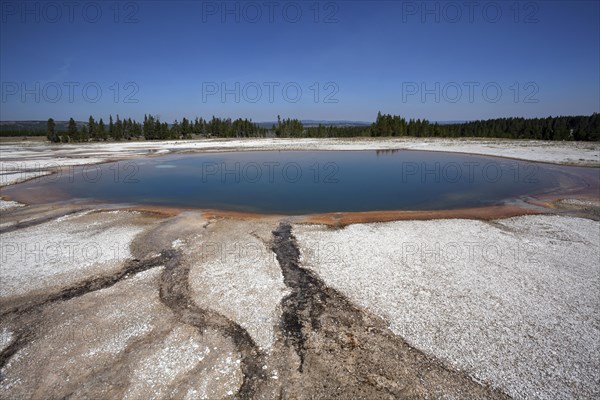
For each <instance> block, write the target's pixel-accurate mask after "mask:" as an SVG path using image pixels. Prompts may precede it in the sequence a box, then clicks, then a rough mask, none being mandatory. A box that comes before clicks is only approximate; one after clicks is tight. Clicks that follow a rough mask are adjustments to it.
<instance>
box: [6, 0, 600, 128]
mask: <svg viewBox="0 0 600 400" xmlns="http://www.w3.org/2000/svg"><path fill="white" fill-rule="evenodd" d="M72 3H73V4H75V5H74V6H73V8H72V9H70V8H69V6H67V5H65V4H69V3H63V2H57V3H52V4H54V5H53V6H49V5H48V4H47V3H44V2H13V1H2V8H1V12H2V16H1V18H2V20H1V21H2V27H1V35H0V43H1V52H0V54H1V62H0V64H1V65H0V67H1V69H0V73H1V81H2V103H1V115H0V119H2V120H22V119H40V120H44V119H47V118H48V117H53V118H55V119H56V120H64V119H68V118H69V117H74V118H76V119H78V120H86V119H87V117H88V116H89V115H90V114H93V115H94V116H96V117H104V118H105V120H106V119H107V118H108V115H109V114H113V115H116V114H120V115H121V116H130V117H133V118H136V119H138V120H139V119H141V118H143V115H144V113H151V114H157V115H159V116H160V117H161V119H162V120H166V121H169V122H172V121H173V120H174V119H181V117H183V116H187V117H192V118H193V117H194V116H202V117H205V118H210V117H211V116H212V115H216V116H221V117H238V116H239V117H247V118H252V119H253V120H254V121H271V120H274V119H275V118H276V116H277V115H278V114H280V115H282V116H283V117H288V116H289V117H296V118H300V119H326V120H340V119H344V120H364V121H370V120H373V119H374V118H375V116H376V114H377V111H379V110H381V111H382V112H384V113H394V114H400V115H403V116H405V117H407V118H411V117H412V118H427V119H429V120H470V119H487V118H494V117H503V116H524V117H536V116H548V115H570V114H591V113H593V112H598V111H600V26H599V24H600V22H599V21H600V7H599V2H598V1H540V2H513V1H506V2H504V1H496V2H493V1H492V2H488V1H474V2H471V3H469V2H463V1H459V2H454V3H448V2H443V1H440V2H421V1H416V2H412V1H384V2H372V1H369V2H363V1H339V2H327V1H321V2H318V3H317V2H313V1H298V2H293V1H292V2H278V1H272V2H269V1H258V2H255V3H250V4H249V3H248V2H244V1H240V2H228V3H223V2H221V1H218V2H192V1H183V2H174V1H171V2H159V1H142V2H120V3H116V2H112V1H110V2H104V1H103V2H85V1H84V2H78V1H75V2H72ZM467 4H473V6H472V7H471V6H467ZM56 5H58V8H57V7H56ZM224 5H225V6H226V7H227V10H223V6H224ZM298 10H300V12H301V15H298ZM315 10H318V13H317V14H315V12H316V11H315ZM224 11H225V12H224ZM98 12H100V13H101V15H99V14H98ZM258 13H260V15H259V14H258ZM315 83H316V85H315ZM69 85H71V88H72V90H73V93H72V99H70V98H69V97H70V93H69V91H70V90H69ZM223 85H224V86H225V89H227V90H229V92H228V93H227V94H226V95H225V97H224V99H223V98H222V96H221V95H222V93H221V89H222V86H223ZM236 85H239V86H236ZM269 85H272V86H271V87H272V90H273V92H272V93H269V91H270V90H269ZM286 85H287V86H286ZM257 86H258V87H260V88H261V93H260V95H259V93H258V92H257V90H256V88H257ZM284 86H285V87H286V88H287V92H286V93H284V91H283V88H284ZM57 87H59V88H61V92H58V91H57ZM84 87H85V88H86V90H87V94H86V93H84V90H83V89H84ZM317 87H318V88H319V90H318V92H317ZM98 88H100V89H101V90H102V94H101V96H97V93H96V90H97V89H98ZM238 88H239V89H238ZM297 88H300V89H301V90H302V95H301V96H297V92H296V90H297ZM457 88H459V89H460V90H461V92H459V91H457ZM469 88H471V89H469ZM484 88H485V90H484ZM117 89H118V90H117ZM423 89H425V90H428V92H426V94H425V95H424V96H422V94H423V93H422V91H423ZM498 89H500V90H501V91H502V93H501V94H499V93H498V92H497V90H498ZM215 92H216V93H215ZM271 94H272V102H271V101H270V100H271V99H269V97H270V95H271ZM236 95H237V97H239V99H238V100H239V101H238V102H236ZM286 95H287V97H286ZM36 97H37V98H36ZM115 97H116V98H115ZM436 97H437V99H436ZM470 97H472V98H470ZM95 98H97V102H92V100H94V99H95ZM286 99H287V100H286ZM71 100H72V101H71ZM130 100H133V101H136V100H137V102H133V103H132V102H128V101H130ZM223 100H224V101H223ZM291 100H297V101H296V102H292V101H291ZM315 100H316V102H315ZM331 100H333V101H336V100H337V102H330V101H331Z"/></svg>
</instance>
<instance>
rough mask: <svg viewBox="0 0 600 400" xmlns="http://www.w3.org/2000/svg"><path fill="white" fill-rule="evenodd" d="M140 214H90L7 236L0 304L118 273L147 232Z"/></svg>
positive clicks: (0, 249) (0, 253)
mask: <svg viewBox="0 0 600 400" xmlns="http://www.w3.org/2000/svg"><path fill="white" fill-rule="evenodd" d="M144 226H145V223H144V221H143V218H142V217H141V216H140V214H139V213H136V212H125V211H107V212H102V213H101V215H100V216H99V215H94V213H90V212H89V211H83V212H79V213H76V214H70V215H66V216H62V217H58V218H55V219H53V220H51V221H49V222H46V223H42V224H39V225H34V226H31V227H27V228H23V229H17V230H14V231H12V232H6V233H3V234H2V235H1V236H0V238H1V244H0V258H1V260H2V263H1V264H2V265H1V266H0V276H1V277H2V279H1V280H0V300H6V299H7V298H10V297H16V296H23V295H26V294H31V293H32V292H34V291H41V290H47V289H50V288H52V287H54V288H56V287H58V288H60V287H65V286H68V285H70V284H73V283H74V282H77V281H79V280H82V279H84V278H86V277H90V276H93V275H95V274H98V273H104V272H107V271H111V270H114V269H115V268H118V267H119V266H120V265H121V263H122V262H123V261H125V260H126V259H128V258H130V257H131V253H130V251H129V244H130V243H131V241H132V240H133V238H134V237H135V236H136V235H137V234H138V233H140V232H141V231H142V230H143V227H144Z"/></svg>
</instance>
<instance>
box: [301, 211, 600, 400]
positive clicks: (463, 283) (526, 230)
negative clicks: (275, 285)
mask: <svg viewBox="0 0 600 400" xmlns="http://www.w3.org/2000/svg"><path fill="white" fill-rule="evenodd" d="M294 232H295V235H296V237H297V239H298V241H299V243H300V247H301V250H302V253H303V254H302V255H303V265H304V266H305V267H307V268H310V269H312V270H314V271H316V272H317V273H318V274H319V276H321V278H322V279H323V280H324V281H325V283H326V284H328V285H330V286H331V287H334V288H336V289H338V290H340V291H341V292H342V293H344V294H345V295H347V296H348V297H349V298H350V299H351V300H353V301H355V302H356V303H357V304H359V305H361V306H362V307H365V308H366V309H368V310H371V311H373V312H374V313H376V314H378V315H380V316H381V317H383V318H384V319H385V320H386V321H388V323H389V326H390V328H391V329H392V330H393V331H394V332H395V333H396V334H398V335H400V336H401V337H403V338H404V339H405V340H407V341H408V342H409V343H410V344H411V345H413V346H415V347H416V348H417V349H420V350H423V351H425V352H426V353H428V354H431V355H433V356H435V357H438V358H440V359H442V360H445V361H446V362H449V363H450V364H451V365H454V366H456V367H458V368H460V369H462V370H465V371H466V372H467V373H469V374H470V375H471V376H473V377H474V378H475V379H477V380H479V381H484V382H487V383H490V384H491V385H492V386H494V387H497V388H500V389H501V390H503V391H505V392H506V393H508V394H509V395H511V396H513V397H515V398H543V399H557V398H590V399H591V398H597V397H598V395H600V392H599V389H600V362H599V361H598V360H600V343H599V340H598V337H600V318H599V316H598V306H599V304H600V264H599V263H598V260H600V223H599V222H597V221H591V220H587V219H579V218H567V217H557V216H526V217H517V218H511V219H507V220H497V221H492V222H490V223H488V222H481V221H472V220H436V221H402V222H393V223H383V224H361V225H358V224H357V225H351V226H348V227H346V228H344V229H341V230H331V229H327V228H325V227H322V226H302V225H298V226H295V229H294ZM317 243H318V244H319V246H320V250H321V252H320V253H315V252H314V249H315V244H317Z"/></svg>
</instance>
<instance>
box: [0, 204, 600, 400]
mask: <svg viewBox="0 0 600 400" xmlns="http://www.w3.org/2000/svg"><path fill="white" fill-rule="evenodd" d="M527 218H530V219H527ZM531 218H538V219H537V220H534V219H531ZM427 222H428V221H420V222H417V221H406V222H397V223H386V224H356V225H350V226H348V227H343V228H332V227H327V226H322V225H312V224H305V223H302V220H301V219H298V218H294V217H289V218H280V217H263V218H245V219H244V218H231V217H227V218H226V217H214V216H213V217H210V218H209V217H205V216H204V215H203V214H202V213H201V212H190V211H188V212H180V213H171V214H164V213H159V212H148V211H131V210H111V209H102V208H97V209H90V208H78V207H73V206H71V207H59V206H53V207H49V206H27V207H19V208H13V209H9V210H7V211H3V214H2V223H1V225H0V229H1V236H0V238H1V239H2V269H1V277H2V281H1V282H0V314H1V322H0V351H1V352H0V374H1V375H0V398H3V399H25V398H34V399H47V398H51V399H59V398H100V399H103V398H130V399H163V398H164V399H167V398H182V399H183V398H184V399H219V398H239V399H279V398H283V399H313V398H323V399H332V398H339V399H348V398H353V399H396V398H455V399H459V398H486V399H487V398H510V397H515V398H522V397H539V398H551V397H552V396H554V395H556V396H557V397H565V396H566V397H568V396H569V394H573V393H577V394H578V395H579V397H581V398H593V397H594V396H596V395H597V394H598V382H599V377H598V361H597V357H595V356H597V355H598V342H597V339H595V338H594V337H593V335H594V334H595V333H597V331H598V319H597V308H594V307H593V304H594V302H596V301H597V300H598V299H597V295H596V294H594V293H593V289H595V288H597V286H598V276H597V269H596V270H594V269H593V268H592V270H591V272H590V271H588V272H587V273H588V276H587V277H585V276H584V277H583V278H584V279H585V280H586V281H587V285H588V286H587V288H588V289H590V290H589V291H588V292H589V293H588V295H587V298H586V296H582V297H580V298H579V299H578V301H579V302H580V303H579V308H578V309H577V310H564V312H565V313H566V314H568V315H570V316H571V317H572V319H573V321H572V322H571V321H570V320H569V321H566V322H564V321H563V322H560V321H559V322H556V323H555V324H556V325H555V326H554V328H555V329H563V325H565V324H567V323H572V324H579V325H577V326H576V328H577V327H578V329H579V331H578V332H579V333H580V334H581V338H579V339H572V338H567V339H568V340H566V342H568V343H566V344H565V343H563V344H556V343H550V342H548V343H545V344H542V345H541V346H542V349H541V350H539V349H537V348H534V350H533V351H534V352H533V353H531V354H525V355H524V357H525V361H527V360H529V362H530V370H531V371H532V373H531V374H532V376H529V375H527V372H523V371H522V370H521V369H520V368H521V367H522V366H521V365H520V364H519V365H517V362H519V363H520V362H522V360H521V359H515V360H516V361H515V367H514V369H510V368H511V367H506V366H505V365H504V364H502V362H501V359H502V358H506V359H509V360H510V357H512V356H513V352H511V351H509V349H510V348H513V350H514V349H517V350H518V349H520V348H519V347H518V346H519V344H518V343H515V342H514V341H513V339H514V337H511V338H510V340H509V339H506V337H504V336H502V337H499V338H498V339H497V340H498V342H497V343H496V344H495V345H493V346H497V348H494V349H492V348H488V349H487V350H486V349H484V350H486V351H487V352H488V353H490V354H493V355H494V357H497V360H498V362H497V364H498V365H496V366H494V365H492V364H494V362H493V360H492V361H490V359H489V358H486V357H485V356H482V355H480V356H479V358H478V359H475V361H473V360H471V359H470V358H467V355H470V352H469V350H470V349H472V348H473V347H474V346H475V347H476V345H477V343H486V342H485V341H482V340H481V339H480V338H478V337H477V336H476V335H475V334H474V333H473V332H474V331H473V330H472V329H475V331H477V332H484V333H485V335H484V336H489V337H493V335H494V332H496V330H501V331H504V330H506V329H513V330H514V329H517V332H516V333H515V335H516V337H518V338H520V340H528V339H523V338H526V337H527V335H529V336H531V337H533V339H532V340H538V339H536V338H537V336H536V335H539V334H540V331H536V329H538V328H537V327H536V326H533V325H531V326H533V327H530V330H529V331H527V332H525V331H523V332H519V331H518V328H514V327H512V326H510V325H508V324H507V323H506V324H505V323H504V322H503V319H502V318H503V317H502V315H503V314H502V312H508V311H507V310H510V309H511V307H517V308H518V307H524V306H523V305H522V304H519V303H518V302H517V303H515V304H505V303H502V302H501V300H502V299H501V300H498V305H497V307H498V309H499V310H500V311H497V310H492V309H491V308H492V307H490V310H489V312H486V313H485V315H487V316H488V317H489V318H488V319H494V318H495V319H494V320H493V321H492V322H490V321H488V320H485V321H484V322H482V321H481V320H478V319H477V315H474V316H472V319H471V320H468V321H467V319H466V318H464V317H463V314H461V313H462V312H464V310H461V309H460V301H458V302H457V303H456V304H458V305H456V306H455V307H456V308H455V309H450V310H445V309H444V304H440V305H439V310H440V311H439V312H438V313H435V312H434V314H433V316H431V315H430V316H428V315H429V314H428V313H431V310H427V309H415V306H414V304H412V303H411V302H410V301H409V300H410V298H411V297H410V296H412V295H410V296H409V295H408V294H410V293H413V292H415V290H417V289H415V288H413V287H410V283H411V282H410V276H408V275H407V276H404V277H402V276H400V278H398V276H397V274H398V271H399V270H404V269H407V268H416V267H415V265H417V266H419V265H420V264H419V261H415V262H411V260H405V259H401V260H398V259H395V258H394V255H398V251H399V250H400V249H402V247H401V245H400V243H401V240H399V241H398V242H396V244H394V240H395V239H393V238H394V235H398V237H404V238H405V237H406V234H405V233H403V229H404V227H405V225H403V224H409V223H412V224H422V225H418V226H411V227H410V228H411V232H413V234H414V232H417V233H418V232H420V231H422V232H423V235H424V236H426V237H430V236H431V235H432V233H428V232H427V229H428V225H427ZM429 222H431V223H432V224H433V223H437V224H438V225H437V226H438V227H439V226H440V225H439V224H443V223H444V222H443V221H439V222H436V221H429ZM461 223H462V224H463V227H464V229H463V231H462V232H461V234H463V235H466V234H467V233H468V232H467V231H468V229H474V230H475V231H476V232H475V233H473V235H475V236H477V235H479V234H486V235H487V237H491V236H490V235H491V234H492V233H493V234H496V235H498V236H499V239H498V241H497V243H503V242H502V238H504V239H505V240H509V238H513V237H514V240H521V241H522V240H531V239H532V238H539V237H543V238H544V240H547V241H549V243H551V244H552V245H553V246H557V248H556V249H554V250H553V249H552V247H551V246H550V245H547V247H545V249H546V250H545V253H552V252H555V253H556V252H558V253H561V251H562V250H563V248H562V247H560V246H563V245H568V246H578V245H581V246H582V247H581V249H588V250H586V251H587V252H588V253H586V254H584V255H585V257H583V258H581V259H577V257H573V258H572V263H573V269H572V271H573V272H575V273H583V274H584V275H585V272H581V271H578V268H580V269H582V271H583V270H585V267H586V265H587V266H588V267H589V259H590V257H595V256H596V255H597V254H598V248H599V247H600V246H599V244H598V239H597V238H594V237H593V235H594V232H596V231H598V229H599V228H598V226H599V225H598V222H597V221H594V220H591V219H578V218H568V217H553V216H540V217H521V218H516V219H508V220H496V221H492V222H490V223H488V222H481V221H475V220H470V221H467V220H465V221H462V222H461ZM455 224H456V222H455ZM532 224H533V225H532ZM570 224H575V225H577V226H578V230H579V232H580V233H579V234H575V233H574V231H573V229H572V227H571V225H570ZM532 226H533V228H532ZM433 228H434V230H435V227H433ZM467 228H468V229H467ZM444 229H446V228H444ZM444 229H442V230H444ZM448 229H449V227H448ZM354 230H359V231H360V232H358V233H357V234H356V235H354V234H353V232H354ZM486 232H487V233H486ZM581 232H583V233H581ZM344 235H346V236H344ZM378 235H379V236H378ZM511 235H512V236H511ZM357 238H359V239H357ZM388 239H389V240H388ZM392 239H393V240H392ZM467 239H468V238H463V240H467ZM511 240H513V239H511ZM369 241H371V242H369ZM386 241H389V242H390V243H392V244H390V243H388V242H386ZM374 243H379V244H380V247H381V249H383V250H382V251H381V252H379V253H378V254H375V253H372V249H374V248H375V247H377V245H376V244H374ZM412 243H418V242H417V241H416V239H413V242H412ZM535 245H536V244H535V243H534V246H535ZM345 246H346V247H345ZM386 246H388V247H386ZM389 246H391V249H392V250H390V247H389ZM386 249H387V250H386ZM548 249H550V250H548ZM532 251H534V250H532ZM355 252H356V253H355ZM579 252H580V253H581V251H579ZM411 254H412V253H411ZM536 254H537V253H536ZM360 255H362V256H360ZM361 257H362V258H361ZM365 257H368V258H365ZM378 257H381V259H379V258H378ZM436 261H437V263H430V264H427V265H420V267H419V268H416V269H415V270H413V271H411V272H410V274H412V275H411V276H413V277H414V276H415V275H418V274H422V275H423V276H424V275H425V274H426V273H428V272H427V271H429V270H437V271H439V270H441V268H442V267H444V266H443V265H442V264H443V262H444V260H442V262H441V263H440V261H439V260H436ZM472 261H473V260H472ZM478 261H481V260H474V261H473V262H474V263H477V262H478ZM542 261H544V260H542ZM544 262H545V261H544ZM450 264H452V265H453V266H456V262H454V261H453V263H452V262H451V263H450ZM496 264H497V263H496ZM504 265H508V264H506V263H504ZM457 268H458V267H457ZM588 270H589V268H588ZM488 272H489V273H490V274H491V272H490V271H487V272H486V271H484V270H482V269H479V270H478V273H479V275H477V276H476V277H474V278H472V277H471V275H469V279H475V280H477V279H480V280H481V279H484V277H486V276H487V275H486V274H487V273H488ZM538 272H539V271H537V272H535V273H536V274H537V273H538ZM453 273H454V275H450V274H449V273H447V274H445V275H440V276H437V277H435V279H431V280H423V281H421V285H422V287H421V288H419V289H418V290H417V291H419V290H421V291H429V292H434V291H435V290H442V291H444V290H445V291H446V293H448V296H450V295H452V289H453V286H456V287H459V285H460V284H462V283H464V282H462V281H464V280H465V279H467V278H466V277H465V276H461V275H460V274H459V273H456V272H453ZM472 273H473V271H471V272H470V274H472ZM569 273H570V272H569V271H559V273H557V275H555V276H554V278H556V279H558V280H559V281H560V282H561V283H562V284H563V286H564V285H566V284H567V283H569V282H568V279H567V278H569V277H570V275H569ZM362 274H366V275H362ZM369 274H370V275H369ZM386 274H390V275H386ZM395 274H396V275H395ZM533 275H535V274H533V273H532V276H533ZM503 276H507V275H506V274H505V275H503ZM395 279H401V280H402V282H403V283H398V282H396V281H395ZM444 279H446V280H447V281H448V282H446V283H445V284H446V287H445V288H442V289H440V288H439V287H435V285H434V284H433V283H431V282H442V281H443V280H444ZM569 279H571V278H569ZM369 282H372V283H369ZM428 282H429V284H430V286H429V287H426V285H427V284H428ZM385 283H390V285H391V286H389V285H388V286H386V285H385ZM471 283H472V282H471ZM521 283H522V284H523V287H522V288H521V289H519V288H517V289H514V290H515V296H518V295H519V293H517V292H519V290H522V292H523V293H525V292H527V291H528V290H529V291H531V290H532V287H527V284H529V283H531V284H532V285H533V284H535V285H537V286H536V290H544V288H543V287H542V286H543V282H539V281H535V280H534V279H533V278H531V279H530V280H528V278H527V277H525V278H524V279H523V280H521ZM469 284H470V283H469ZM579 284H581V282H579ZM369 285H371V286H369ZM377 285H379V286H377ZM394 285H395V286H394ZM507 285H509V286H511V285H513V286H514V282H508V281H507ZM467 286H468V285H467ZM580 289H583V286H581V287H580ZM399 290H401V291H402V293H396V294H395V291H399ZM419 293H420V292H419ZM459 295H460V296H462V298H464V297H468V296H469V295H470V293H467V292H464V293H462V294H461V293H459ZM555 295H556V296H555V297H560V296H562V295H563V293H562V292H555ZM394 296H396V297H394ZM403 296H404V297H403ZM407 296H408V297H407ZM412 298H414V300H415V304H419V303H418V300H419V298H418V297H417V295H414V297H412ZM491 298H495V297H493V296H492V297H491ZM390 299H391V300H390ZM554 300H556V299H554ZM554 300H553V301H554ZM559 300H560V299H558V300H556V301H555V302H554V303H551V302H550V300H549V303H548V304H549V305H553V306H555V307H559V305H560V304H562V303H561V302H560V301H559ZM567 300H569V301H573V299H567ZM385 301H388V303H385ZM430 302H431V300H430ZM382 304H383V305H382ZM431 304H436V303H435V302H431ZM590 304H591V305H592V307H591V308H589V306H590ZM595 304H596V306H597V302H596V303H595ZM386 307H387V308H386ZM470 307H471V308H470V310H471V311H470V312H472V313H475V311H476V309H475V308H474V307H473V306H470ZM586 307H588V309H586ZM473 310H475V311H473ZM559 311H560V310H559ZM559 311H557V312H556V313H555V314H553V316H554V317H556V318H558V317H559V316H560V315H561V314H560V312H559ZM561 312H562V311H561ZM442 313H447V314H443V315H447V318H448V319H450V320H452V318H455V319H456V320H461V319H462V320H463V322H465V321H466V322H468V323H467V324H466V325H468V327H463V326H460V329H463V331H462V332H463V333H462V334H461V335H462V336H461V335H458V339H457V337H456V336H452V334H453V333H456V330H457V329H458V328H456V329H454V328H452V329H446V328H444V327H448V326H451V327H456V324H454V325H453V324H452V323H450V325H448V323H449V322H448V321H446V320H444V321H442V322H440V321H439V320H437V319H436V318H434V317H435V316H437V317H439V318H441V317H442V316H443V315H442ZM522 316H523V318H525V319H527V318H531V321H525V323H526V324H527V323H531V324H533V323H534V322H535V320H534V318H536V317H537V315H534V314H531V313H524V314H522ZM403 318H405V319H403ZM439 318H438V319H439ZM586 318H587V320H584V319H586ZM407 321H408V322H407ZM444 323H446V325H444ZM488 323H490V324H492V325H486V324H488ZM561 324H562V325H561ZM573 326H575V325H573ZM411 327H412V330H411ZM416 328H418V329H416ZM547 328H548V329H551V328H552V327H550V326H548V327H547ZM528 329H529V328H528ZM450 340H452V341H453V342H452V343H450ZM478 340H480V342H478ZM571 340H572V343H571V342H570V341H571ZM503 341H504V342H503ZM431 343H433V344H431ZM440 343H442V345H441V346H440ZM444 343H445V344H444ZM486 344H487V343H486ZM487 345H489V344H487ZM457 346H458V348H459V350H460V349H461V347H460V346H463V347H462V352H463V353H464V354H465V356H464V357H462V358H461V354H460V353H461V352H460V351H458V352H451V351H450V350H454V349H455V348H456V347H457ZM569 346H570V347H569ZM565 348H566V351H569V352H570V356H568V357H567V356H564V357H562V353H560V351H563V350H564V349H565ZM582 348H584V349H586V348H587V353H586V351H582V350H581V349H582ZM444 349H449V350H448V351H447V352H444V351H443V350H444ZM539 351H542V352H547V353H551V352H553V351H555V352H558V356H561V357H562V358H560V357H559V358H558V359H556V360H553V359H551V358H543V360H544V363H545V364H544V363H540V358H539V357H540V356H539V354H538V353H536V352H539ZM527 357H529V358H527ZM571 363H572V364H571ZM576 363H579V364H577V366H576V367H573V365H575V364H576ZM569 366H571V368H570V369H569ZM562 369H567V371H566V372H565V371H562ZM550 370H551V371H554V372H552V373H553V374H554V375H553V376H551V378H552V379H553V381H556V382H558V383H556V384H555V385H554V386H551V385H550V386H549V385H547V384H546V383H545V381H544V379H542V378H539V377H538V376H537V375H544V373H548V371H550ZM515 376H516V378H515ZM515 381H516V382H525V383H526V384H523V385H520V386H519V385H518V384H515ZM569 390H573V391H572V392H569ZM565 394H566V395H565Z"/></svg>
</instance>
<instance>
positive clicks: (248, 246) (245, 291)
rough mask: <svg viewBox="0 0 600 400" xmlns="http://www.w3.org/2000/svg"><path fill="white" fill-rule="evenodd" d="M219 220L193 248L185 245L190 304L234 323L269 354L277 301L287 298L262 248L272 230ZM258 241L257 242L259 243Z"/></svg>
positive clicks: (272, 261) (271, 256) (268, 252)
mask: <svg viewBox="0 0 600 400" xmlns="http://www.w3.org/2000/svg"><path fill="white" fill-rule="evenodd" d="M249 225H250V224H248V223H242V222H240V221H236V220H221V221H218V223H216V224H214V225H213V226H209V227H208V229H207V233H206V234H205V235H204V237H203V241H202V242H201V243H200V244H199V245H196V246H194V245H186V246H185V247H187V248H188V249H189V250H188V254H189V255H188V257H189V259H190V263H191V264H192V267H191V269H190V278H189V279H190V287H191V289H192V296H193V298H194V301H195V302H196V303H197V304H198V305H199V306H201V307H204V308H210V309H213V310H215V311H218V312H219V313H221V314H223V315H225V316H226V317H228V318H230V319H232V320H234V321H235V322H237V323H238V324H240V326H242V327H243V328H244V329H246V330H247V331H248V333H249V334H250V336H251V337H252V338H253V339H254V341H255V342H256V344H257V345H258V346H259V347H260V348H261V349H263V350H265V351H269V350H270V349H271V346H272V345H273V341H274V340H275V339H274V327H275V326H276V325H277V324H278V321H279V318H280V315H281V309H280V302H281V299H282V298H283V297H284V296H285V295H287V294H288V290H287V288H286V286H285V285H284V284H283V278H282V276H281V270H280V268H279V264H278V263H277V260H276V259H275V255H274V254H273V252H272V251H271V249H270V248H269V247H268V244H266V243H265V242H266V241H269V240H270V238H271V231H272V230H273V229H274V227H275V226H276V225H275V224H273V223H268V222H264V221H263V222H258V221H257V222H255V223H253V224H251V225H250V229H252V231H251V232H249V231H248V229H249ZM261 237H262V239H261Z"/></svg>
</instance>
